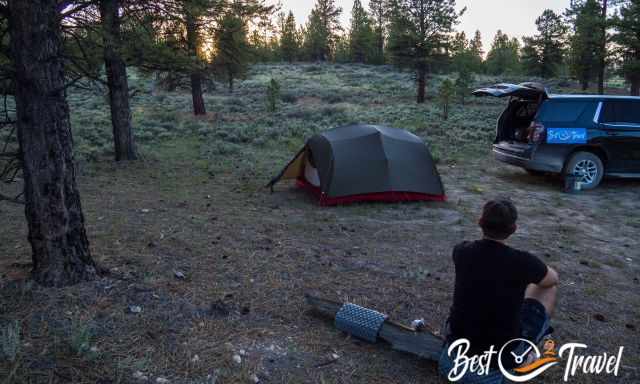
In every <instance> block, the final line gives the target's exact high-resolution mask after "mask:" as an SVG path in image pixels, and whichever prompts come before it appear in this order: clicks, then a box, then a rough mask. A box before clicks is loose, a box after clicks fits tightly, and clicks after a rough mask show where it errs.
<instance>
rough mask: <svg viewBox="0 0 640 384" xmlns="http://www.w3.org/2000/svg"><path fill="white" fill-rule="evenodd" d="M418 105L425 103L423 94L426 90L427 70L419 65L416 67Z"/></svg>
mask: <svg viewBox="0 0 640 384" xmlns="http://www.w3.org/2000/svg"><path fill="white" fill-rule="evenodd" d="M417 83H418V98H417V102H418V104H422V103H424V101H425V92H426V88H427V69H426V68H425V67H424V66H423V65H420V66H418V81H417Z"/></svg>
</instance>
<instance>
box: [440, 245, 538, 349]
mask: <svg viewBox="0 0 640 384" xmlns="http://www.w3.org/2000/svg"><path fill="white" fill-rule="evenodd" d="M453 261H454V263H455V267H456V283H455V292H454V296H453V306H452V308H451V315H450V316H449V326H450V331H451V333H450V335H449V336H448V338H447V339H448V341H449V342H452V341H454V340H457V339H460V338H465V339H468V340H469V341H470V342H471V349H470V351H469V355H472V354H481V353H483V352H484V351H486V350H488V349H489V346H491V345H494V346H495V348H496V349H497V350H500V348H501V347H502V345H504V344H505V343H506V342H507V341H509V340H512V339H515V338H519V337H521V336H520V309H521V307H522V302H523V300H524V292H525V289H526V288H527V285H529V284H538V283H539V282H540V281H542V279H543V278H544V277H545V275H546V274H547V266H546V265H545V264H544V263H543V262H542V261H540V259H538V258H537V257H535V256H533V255H532V254H530V253H528V252H524V251H519V250H517V249H514V248H511V247H508V246H507V245H505V244H502V243H499V242H497V241H493V240H488V239H485V240H478V241H473V242H463V243H461V244H458V245H457V246H456V247H455V248H454V249H453Z"/></svg>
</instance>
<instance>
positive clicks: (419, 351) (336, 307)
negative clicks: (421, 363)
mask: <svg viewBox="0 0 640 384" xmlns="http://www.w3.org/2000/svg"><path fill="white" fill-rule="evenodd" d="M305 298H306V301H307V304H308V305H309V306H310V307H311V309H312V312H313V313H315V314H317V315H320V316H322V317H326V318H329V319H331V320H335V318H336V315H337V314H338V312H339V311H340V309H341V308H342V307H343V305H344V304H342V303H339V302H337V301H333V300H328V299H324V298H320V297H316V296H312V295H309V294H306V295H305ZM378 339H382V340H384V341H386V342H387V343H389V344H390V345H391V348H393V349H394V350H396V351H401V352H406V353H410V354H413V355H416V356H418V357H421V358H424V359H428V360H434V361H437V360H438V359H439V358H440V352H441V351H442V346H443V339H442V338H441V337H440V336H438V335H436V334H434V333H433V332H431V331H429V330H425V331H422V332H417V331H416V330H415V329H413V328H412V327H408V326H406V325H403V324H400V323H398V322H395V321H393V320H390V319H389V318H386V319H385V320H384V322H383V323H382V325H381V326H380V329H379V331H378Z"/></svg>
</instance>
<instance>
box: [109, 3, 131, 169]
mask: <svg viewBox="0 0 640 384" xmlns="http://www.w3.org/2000/svg"><path fill="white" fill-rule="evenodd" d="M119 9H120V0H100V18H101V19H102V29H103V41H104V63H105V67H106V69H107V82H108V85H109V106H110V107H111V125H112V127H113V144H114V150H115V155H116V161H120V160H136V158H137V156H136V149H135V143H134V139H133V132H132V129H131V108H130V107H129V84H128V81H127V66H126V64H125V62H124V60H123V59H122V57H121V56H120V51H119V50H120V46H121V36H120V16H119V14H118V11H119Z"/></svg>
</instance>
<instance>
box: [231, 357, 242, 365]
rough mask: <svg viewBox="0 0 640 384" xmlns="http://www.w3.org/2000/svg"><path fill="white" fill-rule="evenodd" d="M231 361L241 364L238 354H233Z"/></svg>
mask: <svg viewBox="0 0 640 384" xmlns="http://www.w3.org/2000/svg"><path fill="white" fill-rule="evenodd" d="M233 362H234V363H236V364H242V357H240V355H233Z"/></svg>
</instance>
